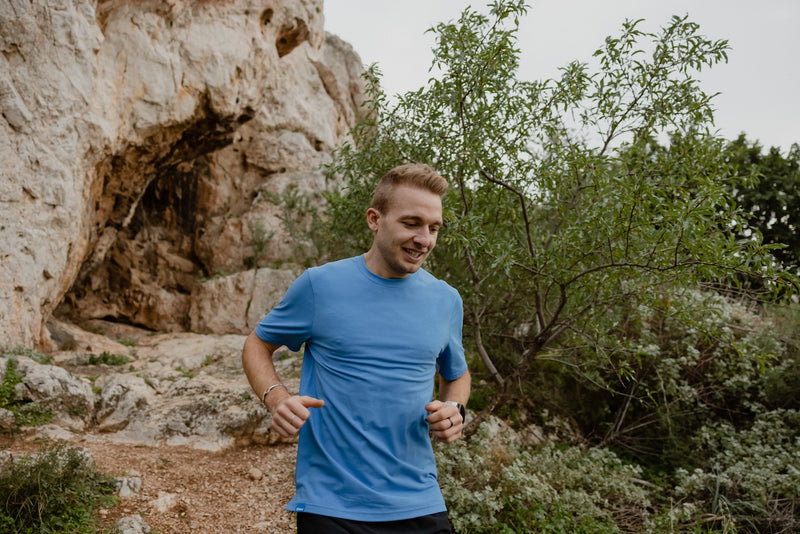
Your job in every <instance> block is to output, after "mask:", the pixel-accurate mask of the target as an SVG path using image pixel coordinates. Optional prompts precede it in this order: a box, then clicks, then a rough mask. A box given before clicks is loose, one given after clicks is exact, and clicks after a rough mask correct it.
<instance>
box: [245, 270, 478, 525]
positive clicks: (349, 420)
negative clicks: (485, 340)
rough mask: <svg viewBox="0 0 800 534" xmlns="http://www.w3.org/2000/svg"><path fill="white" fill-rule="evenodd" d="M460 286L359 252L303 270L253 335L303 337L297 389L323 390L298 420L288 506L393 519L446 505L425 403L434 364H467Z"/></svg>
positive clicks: (446, 369) (454, 374)
mask: <svg viewBox="0 0 800 534" xmlns="http://www.w3.org/2000/svg"><path fill="white" fill-rule="evenodd" d="M462 321H463V310H462V302H461V297H460V296H459V294H458V292H457V291H456V290H455V289H453V288H452V287H450V286H449V285H448V284H446V283H445V282H443V281H441V280H437V279H436V278H434V277H433V276H432V275H431V274H429V273H428V272H427V271H425V270H422V269H420V270H419V271H417V272H416V273H414V274H412V275H410V276H408V277H406V278H400V279H387V278H382V277H379V276H377V275H375V274H373V273H372V272H371V271H370V270H369V269H368V268H367V266H366V264H365V261H364V257H363V256H358V257H354V258H349V259H346V260H341V261H337V262H333V263H329V264H326V265H323V266H321V267H314V268H311V269H308V270H307V271H305V272H304V273H303V274H302V275H301V276H300V277H299V278H298V279H297V280H296V281H295V282H294V283H293V284H292V286H291V287H290V288H289V290H288V291H287V293H286V295H285V296H284V298H283V300H282V301H281V303H280V304H279V305H278V306H277V307H276V308H275V309H273V310H272V311H271V312H270V313H269V314H268V315H267V316H266V317H265V318H264V319H263V320H262V321H261V323H260V324H259V325H258V326H257V327H256V330H255V331H256V335H258V337H259V338H261V339H262V340H264V341H266V342H267V343H271V344H273V345H286V346H287V347H289V348H290V349H291V350H293V351H297V350H299V349H300V347H301V345H302V344H303V343H305V344H306V347H305V353H304V357H303V369H302V374H301V377H300V394H301V395H309V396H311V397H316V398H320V399H323V400H324V401H325V406H323V407H322V408H312V409H311V417H310V418H309V420H308V421H306V424H305V425H303V427H302V428H301V429H300V435H299V442H298V448H297V465H296V469H295V486H296V492H295V496H294V498H293V499H292V500H291V501H290V502H289V504H288V505H287V506H286V509H287V510H291V511H298V512H302V511H304V512H309V513H314V514H320V515H326V516H331V517H340V518H344V519H354V520H358V521H395V520H400V519H408V518H412V517H418V516H422V515H427V514H432V513H437V512H443V511H445V509H446V508H445V504H444V499H443V498H442V495H441V491H440V490H439V484H438V480H437V476H436V464H435V460H434V456H433V449H432V447H431V440H430V435H429V430H428V424H427V422H426V421H425V417H426V415H428V413H427V412H426V411H425V405H426V404H427V403H429V402H430V401H431V399H432V397H433V377H434V375H435V373H436V371H437V370H438V372H439V373H440V375H441V376H442V377H443V378H444V379H446V380H455V379H457V378H459V377H460V376H462V375H463V374H464V373H465V372H466V371H467V364H466V361H465V359H464V349H463V346H462V344H461V326H462Z"/></svg>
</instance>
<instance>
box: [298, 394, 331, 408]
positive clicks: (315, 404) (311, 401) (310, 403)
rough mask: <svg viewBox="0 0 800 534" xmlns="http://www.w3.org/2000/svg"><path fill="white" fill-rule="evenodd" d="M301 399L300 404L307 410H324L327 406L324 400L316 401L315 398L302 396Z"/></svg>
mask: <svg viewBox="0 0 800 534" xmlns="http://www.w3.org/2000/svg"><path fill="white" fill-rule="evenodd" d="M299 398H300V404H302V405H303V406H305V407H306V408H322V407H323V406H324V405H325V401H324V400H322V399H315V398H314V397H307V396H302V397H299Z"/></svg>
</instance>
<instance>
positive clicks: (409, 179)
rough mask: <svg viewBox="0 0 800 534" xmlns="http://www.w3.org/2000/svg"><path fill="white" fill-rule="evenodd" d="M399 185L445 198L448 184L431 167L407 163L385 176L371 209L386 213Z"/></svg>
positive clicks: (376, 189) (374, 196)
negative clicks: (393, 193)
mask: <svg viewBox="0 0 800 534" xmlns="http://www.w3.org/2000/svg"><path fill="white" fill-rule="evenodd" d="M399 185H408V186H411V187H416V188H419V189H424V190H425V191H430V192H431V193H434V194H437V195H439V196H440V197H444V195H445V194H446V193H447V187H448V183H447V180H445V179H444V178H443V177H442V175H441V174H439V173H438V172H436V171H435V170H434V169H433V168H432V167H431V166H429V165H426V164H424V163H406V164H405V165H400V166H398V167H395V168H393V169H391V170H390V171H389V172H387V173H386V174H384V175H383V177H382V178H381V179H380V181H379V182H378V185H377V187H375V192H374V193H373V194H372V204H371V205H370V207H371V208H373V209H376V210H378V211H379V212H380V213H386V211H387V210H388V208H389V203H390V201H391V197H392V192H393V191H394V188H395V187H397V186H399Z"/></svg>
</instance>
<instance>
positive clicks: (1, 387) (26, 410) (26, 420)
mask: <svg viewBox="0 0 800 534" xmlns="http://www.w3.org/2000/svg"><path fill="white" fill-rule="evenodd" d="M21 382H22V375H21V374H20V373H19V371H17V360H16V359H15V358H7V359H6V368H5V373H4V374H3V380H2V382H0V408H5V409H6V410H9V411H10V412H11V413H12V414H14V428H13V429H12V430H15V429H16V428H17V427H20V426H37V425H41V424H44V423H48V422H50V421H51V420H52V419H53V414H52V413H50V411H49V410H48V409H47V408H45V407H44V406H42V405H40V404H37V403H35V402H28V401H25V400H24V399H22V398H20V397H19V395H18V394H17V391H16V386H17V384H19V383H21Z"/></svg>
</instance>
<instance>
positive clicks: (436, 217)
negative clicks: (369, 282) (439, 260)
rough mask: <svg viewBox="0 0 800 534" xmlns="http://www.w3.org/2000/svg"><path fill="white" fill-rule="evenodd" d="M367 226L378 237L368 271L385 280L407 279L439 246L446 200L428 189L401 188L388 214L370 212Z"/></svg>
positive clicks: (373, 243)
mask: <svg viewBox="0 0 800 534" xmlns="http://www.w3.org/2000/svg"><path fill="white" fill-rule="evenodd" d="M367 224H368V225H369V227H370V230H372V232H373V234H374V239H373V242H372V248H371V249H370V251H369V252H368V253H367V267H369V269H370V270H371V271H372V272H373V273H375V274H377V275H378V276H382V277H383V278H405V277H407V276H408V275H410V274H412V273H415V272H416V271H417V270H418V269H419V268H420V267H421V266H422V263H423V262H424V261H425V258H427V257H428V254H430V252H431V250H433V247H434V246H435V245H436V236H437V235H438V233H439V229H440V228H441V226H442V199H441V198H440V197H439V195H437V194H436V193H432V192H430V191H426V190H425V189H419V188H417V187H412V186H407V185H400V186H397V187H395V188H394V191H393V194H392V199H391V201H390V202H389V206H388V208H387V209H386V211H385V213H380V212H378V211H377V210H375V209H373V208H370V209H368V210H367Z"/></svg>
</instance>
